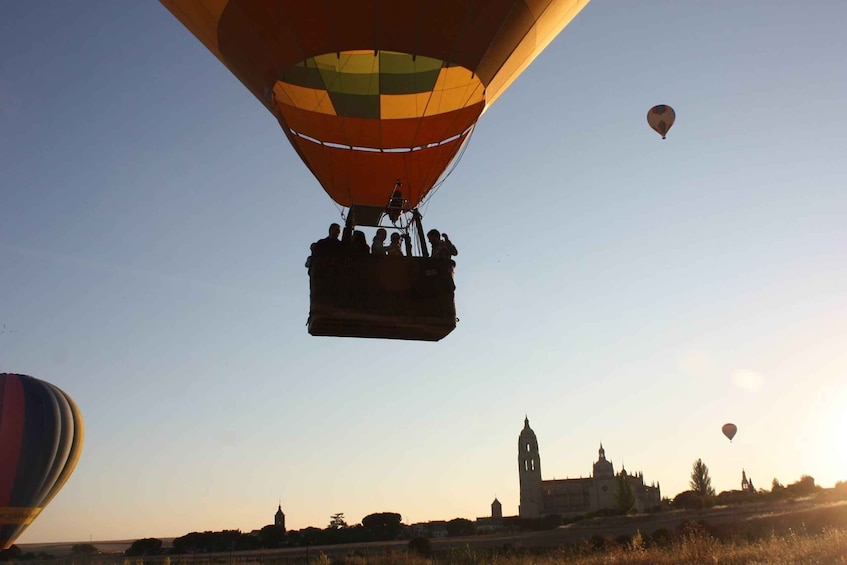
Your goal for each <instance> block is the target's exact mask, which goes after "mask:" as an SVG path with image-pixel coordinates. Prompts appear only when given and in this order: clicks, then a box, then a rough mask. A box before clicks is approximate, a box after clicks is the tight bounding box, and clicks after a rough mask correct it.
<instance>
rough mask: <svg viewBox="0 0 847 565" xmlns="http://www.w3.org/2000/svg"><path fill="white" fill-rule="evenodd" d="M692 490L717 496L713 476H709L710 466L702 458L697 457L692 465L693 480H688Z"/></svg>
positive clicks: (703, 494) (705, 494) (704, 494)
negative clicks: (713, 485) (713, 486)
mask: <svg viewBox="0 0 847 565" xmlns="http://www.w3.org/2000/svg"><path fill="white" fill-rule="evenodd" d="M688 485H689V486H690V487H691V490H693V491H694V492H696V493H697V494H700V495H702V496H715V489H713V488H712V478H711V477H710V476H709V468H708V467H707V466H706V464H705V463H703V460H702V459H697V461H695V462H694V465H692V466H691V480H690V481H689V482H688Z"/></svg>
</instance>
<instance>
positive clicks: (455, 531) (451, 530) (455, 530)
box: [444, 518, 476, 537]
mask: <svg viewBox="0 0 847 565" xmlns="http://www.w3.org/2000/svg"><path fill="white" fill-rule="evenodd" d="M444 528H445V529H446V530H447V535H448V536H450V537H454V536H472V535H474V534H475V533H476V526H474V523H473V522H471V521H470V520H468V519H467V518H453V519H452V520H450V521H449V522H447V523H446V524H445V525H444Z"/></svg>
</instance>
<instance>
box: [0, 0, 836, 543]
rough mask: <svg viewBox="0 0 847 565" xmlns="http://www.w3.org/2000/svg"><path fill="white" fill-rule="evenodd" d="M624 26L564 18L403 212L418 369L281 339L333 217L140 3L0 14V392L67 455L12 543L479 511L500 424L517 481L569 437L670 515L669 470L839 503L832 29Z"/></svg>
mask: <svg viewBox="0 0 847 565" xmlns="http://www.w3.org/2000/svg"><path fill="white" fill-rule="evenodd" d="M637 4H638V5H637V6H636V4H635V3H630V2H624V1H622V0H620V1H614V2H600V1H598V2H593V3H591V4H589V5H588V6H587V8H586V9H585V10H584V11H583V12H582V13H581V14H580V15H579V16H578V17H577V18H576V19H575V20H574V21H573V22H572V23H571V24H570V25H569V26H568V27H567V28H566V29H565V30H564V32H563V33H562V34H561V35H560V36H559V37H558V38H557V39H556V40H555V41H554V42H553V43H552V44H551V45H550V47H549V48H548V49H547V50H546V51H545V52H544V53H543V54H542V55H541V57H539V58H538V59H537V60H536V62H535V63H534V64H533V65H532V66H531V67H530V68H529V69H528V70H527V71H526V72H525V73H524V74H523V75H522V76H521V77H520V78H519V80H518V81H517V82H516V83H515V84H514V85H513V86H512V88H511V89H510V90H509V91H508V92H507V93H506V94H505V95H504V96H502V97H501V98H500V99H499V100H498V101H497V103H496V104H495V105H494V106H493V107H492V108H491V109H490V110H489V111H488V112H486V114H485V115H484V116H483V118H482V120H481V121H480V123H479V126H478V127H477V129H476V131H475V133H474V137H473V139H472V141H471V144H470V146H469V149H468V150H467V152H466V153H465V156H464V159H463V160H462V161H461V163H460V165H459V166H458V168H457V169H456V172H455V173H454V174H453V175H452V176H450V177H449V179H448V180H447V182H446V183H445V185H444V186H443V187H442V188H441V190H440V191H439V192H438V193H437V194H436V196H435V197H434V198H433V199H432V201H431V204H430V205H429V207H428V209H427V210H426V218H425V220H426V223H427V225H429V226H431V227H437V228H440V229H443V230H444V231H447V232H448V233H449V234H450V236H451V238H452V239H453V240H454V241H455V243H456V245H457V246H458V248H459V250H460V255H459V257H458V258H457V259H458V268H457V271H456V283H457V286H458V289H457V292H456V302H457V308H458V311H459V317H460V319H461V321H460V323H459V326H458V328H457V329H456V330H455V331H454V332H453V333H452V334H451V335H450V336H449V337H448V338H446V339H445V340H443V341H442V342H439V343H436V344H431V343H407V342H393V341H369V340H351V339H329V338H313V337H310V336H309V335H308V334H307V332H306V328H305V321H306V316H307V312H308V279H307V275H306V272H305V269H304V268H303V261H304V259H305V258H306V255H307V253H308V247H309V244H310V243H311V242H312V241H314V240H316V239H317V238H319V237H322V236H323V235H324V233H325V231H326V226H327V225H328V224H329V223H330V222H332V221H337V219H338V211H337V209H336V208H335V206H334V205H333V204H332V202H331V201H330V199H329V198H328V197H327V196H326V195H325V193H324V192H323V191H322V190H321V189H320V187H319V186H318V184H317V182H316V181H315V180H314V179H313V178H312V177H311V175H310V173H309V172H308V171H307V169H306V167H305V166H304V165H303V164H302V163H301V162H300V161H299V159H298V158H297V157H296V155H295V153H294V151H293V150H292V149H291V147H290V146H289V145H288V142H287V141H286V139H285V137H284V135H283V134H282V132H281V131H280V128H279V125H278V124H277V123H276V122H275V120H274V119H273V117H272V116H271V115H270V114H269V113H268V112H267V111H266V110H265V109H264V108H263V107H262V106H261V105H260V104H259V103H258V102H257V101H256V100H255V99H254V98H253V96H252V95H251V94H250V93H248V92H247V90H246V89H245V88H244V87H243V86H242V85H241V84H240V83H239V82H238V81H237V80H236V79H235V78H234V77H233V76H232V75H231V74H230V73H229V71H227V70H226V69H225V68H224V67H223V66H222V65H221V64H220V63H219V62H218V61H217V60H216V59H215V58H214V57H213V56H212V55H211V54H209V53H208V52H207V51H206V50H205V48H204V47H203V46H202V45H201V44H200V43H199V42H198V41H197V40H196V39H195V38H194V37H193V36H192V35H191V34H190V33H189V32H188V31H187V30H185V29H184V28H183V27H182V25H181V24H179V23H178V22H177V21H176V20H175V19H174V18H173V17H172V16H171V15H170V13H169V12H167V10H165V9H164V8H163V7H162V6H161V5H159V4H158V3H157V2H153V1H148V2H113V1H111V0H84V1H83V0H41V1H38V2H11V1H6V2H3V3H2V4H0V14H2V15H1V16H0V265H2V270H1V271H0V273H2V274H0V324H3V325H5V329H4V331H3V332H2V333H0V371H7V372H19V373H26V374H30V375H33V376H35V377H38V378H41V379H44V380H47V381H50V382H52V383H54V384H56V385H57V386H59V387H61V388H62V389H64V390H65V391H66V392H68V393H69V394H70V395H71V396H72V397H73V398H74V399H75V400H76V401H77V403H78V404H79V406H80V408H81V410H82V412H83V415H84V417H85V422H86V426H87V427H86V432H87V437H86V444H85V448H84V451H83V454H82V459H81V461H80V463H79V466H78V467H77V470H76V472H75V474H74V475H73V476H72V477H71V480H70V482H69V483H68V484H67V485H66V487H65V488H64V490H63V491H62V492H61V493H60V494H59V496H58V497H57V498H56V499H55V500H54V501H53V502H52V503H51V505H50V506H49V507H48V508H47V509H46V510H45V511H44V512H43V513H42V514H41V516H40V517H39V518H38V520H37V521H36V522H35V523H34V524H33V525H32V526H31V527H30V528H29V530H28V531H27V532H26V533H25V534H24V536H22V537H21V538H20V539H19V542H20V543H28V542H37V541H60V540H88V539H89V537H90V536H93V539H94V540H98V539H99V540H105V539H126V538H128V539H138V538H142V537H150V536H154V537H169V536H178V535H183V534H185V533H188V532H190V531H198V530H219V529H224V528H240V529H242V530H244V531H249V530H251V529H254V528H259V527H261V526H263V525H265V524H267V523H269V522H270V521H271V520H272V515H273V512H274V511H275V510H276V505H277V503H278V501H279V500H281V501H282V506H283V509H284V511H285V512H286V514H287V517H288V525H289V527H290V528H293V529H298V528H302V527H306V526H309V525H314V526H318V527H324V526H326V524H327V523H328V522H329V516H330V515H331V514H333V513H336V512H344V513H345V515H346V516H347V519H348V521H349V522H350V523H356V522H358V521H360V520H361V518H362V517H363V516H365V515H366V514H369V513H371V512H378V511H395V512H399V513H401V514H402V516H403V519H404V521H405V522H407V523H410V522H416V521H423V520H430V519H450V518H454V517H466V518H474V517H476V516H483V515H487V514H488V512H489V504H490V503H491V501H492V500H493V498H494V497H495V495H496V496H497V497H498V498H499V500H500V501H501V502H502V503H503V506H504V512H505V513H507V514H514V513H516V512H517V505H518V474H517V462H516V450H517V436H518V433H519V432H520V430H521V427H522V425H523V418H524V415H525V414H526V415H528V416H529V419H530V422H531V425H532V426H533V428H534V429H535V431H536V432H537V434H538V438H539V443H540V449H541V464H542V472H543V475H544V477H545V478H554V477H555V478H564V477H579V476H587V475H588V474H589V473H590V472H591V463H592V461H594V460H595V459H596V457H597V448H598V446H599V443H600V442H601V441H602V442H603V444H604V446H605V448H606V453H607V456H608V457H610V458H611V459H612V461H613V462H614V463H615V467H616V469H619V468H620V466H621V464H625V465H626V468H627V469H628V470H630V471H638V470H640V471H643V473H644V477H645V479H646V481H647V482H652V481H659V482H660V483H661V487H662V494H663V495H664V496H669V497H673V496H674V495H675V494H677V493H678V492H680V491H682V490H685V489H686V488H687V481H688V478H689V473H690V468H691V464H692V463H693V461H694V460H695V459H697V458H698V457H700V458H702V459H703V460H704V461H705V462H706V464H707V465H708V466H709V469H710V471H711V474H712V477H713V483H714V486H715V487H716V488H717V489H718V490H719V491H720V490H726V489H731V488H738V487H739V485H740V480H741V468H742V466H743V467H744V468H745V469H746V470H747V472H748V474H749V475H750V476H751V477H752V478H753V480H754V482H755V484H756V485H757V486H759V487H767V488H769V487H770V483H771V480H772V479H773V478H774V477H777V478H778V479H779V480H780V481H782V482H783V483H790V482H794V481H796V480H798V479H799V478H800V476H801V475H802V474H809V475H812V476H813V477H815V479H816V480H817V482H818V483H819V484H822V485H824V486H832V485H833V484H834V483H835V482H836V481H838V480H845V479H847V471H845V469H847V439H845V438H847V416H844V410H843V408H844V406H845V405H846V404H847V379H845V377H847V221H845V217H847V215H845V212H847V191H845V182H844V178H845V164H846V163H845V156H844V147H845V146H847V141H845V133H844V132H845V131H847V110H845V104H844V101H845V100H847V75H845V67H844V54H845V53H846V52H847V35H845V34H844V29H843V22H844V21H847V4H844V3H842V2H834V1H831V2H828V1H822V2H816V3H813V4H814V5H813V6H812V5H809V4H804V3H801V2H796V1H787V0H767V1H765V0H758V1H754V0H749V1H746V2H737V1H734V0H719V1H713V2H679V1H677V0H667V1H650V2H640V3H637ZM662 103H664V104H670V105H672V106H673V107H674V108H675V109H676V112H677V123H676V125H675V126H674V128H673V129H672V130H671V132H670V134H669V135H668V139H667V140H666V141H662V140H661V139H660V138H659V136H658V135H656V134H655V133H654V132H653V131H652V130H650V129H649V128H648V126H647V124H646V120H645V116H646V113H647V110H648V109H649V108H650V107H651V106H653V105H654V104H662ZM727 421H732V422H735V423H736V424H738V427H739V432H738V436H737V437H736V440H735V442H734V443H732V444H730V443H729V442H727V441H726V439H725V438H724V437H723V436H722V435H721V434H720V427H721V425H722V424H723V423H724V422H727Z"/></svg>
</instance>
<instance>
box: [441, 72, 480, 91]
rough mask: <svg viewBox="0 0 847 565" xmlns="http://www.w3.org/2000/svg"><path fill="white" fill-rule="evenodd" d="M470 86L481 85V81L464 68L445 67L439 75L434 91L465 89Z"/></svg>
mask: <svg viewBox="0 0 847 565" xmlns="http://www.w3.org/2000/svg"><path fill="white" fill-rule="evenodd" d="M469 84H479V79H478V78H477V77H475V76H474V74H473V73H472V72H471V71H469V70H468V69H466V68H464V67H444V68H442V69H441V72H440V73H438V80H436V81H435V88H433V90H447V89H450V88H464V87H466V86H468V85H469Z"/></svg>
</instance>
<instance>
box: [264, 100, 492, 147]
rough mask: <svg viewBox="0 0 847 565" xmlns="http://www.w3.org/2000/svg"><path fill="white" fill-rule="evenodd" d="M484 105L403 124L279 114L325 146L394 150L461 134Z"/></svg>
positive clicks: (290, 111)
mask: <svg viewBox="0 0 847 565" xmlns="http://www.w3.org/2000/svg"><path fill="white" fill-rule="evenodd" d="M483 105H484V104H483V103H482V102H479V103H477V104H475V105H473V106H468V107H467V108H462V109H461V110H456V111H454V112H449V113H446V114H438V115H435V116H429V117H426V118H423V119H420V118H408V119H404V120H367V119H362V118H339V117H336V116H329V115H327V114H319V113H317V112H307V111H305V110H301V109H299V108H294V107H292V106H286V107H283V108H282V109H281V110H280V111H281V114H282V115H281V118H280V119H281V121H282V122H284V124H285V125H287V126H288V127H289V128H291V129H293V130H294V131H296V132H298V133H301V134H303V135H308V136H309V137H313V138H315V139H318V140H320V141H323V142H325V143H339V144H342V145H354V146H358V147H373V148H383V149H396V148H401V147H405V148H410V147H419V146H421V145H428V144H430V143H438V142H441V141H444V140H445V139H449V138H451V137H453V136H454V135H459V134H461V133H463V132H464V131H465V130H466V129H468V128H469V127H470V126H471V125H473V124H474V123H475V122H476V120H477V119H478V117H479V114H480V113H481V112H482V109H483ZM283 127H284V126H283Z"/></svg>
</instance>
